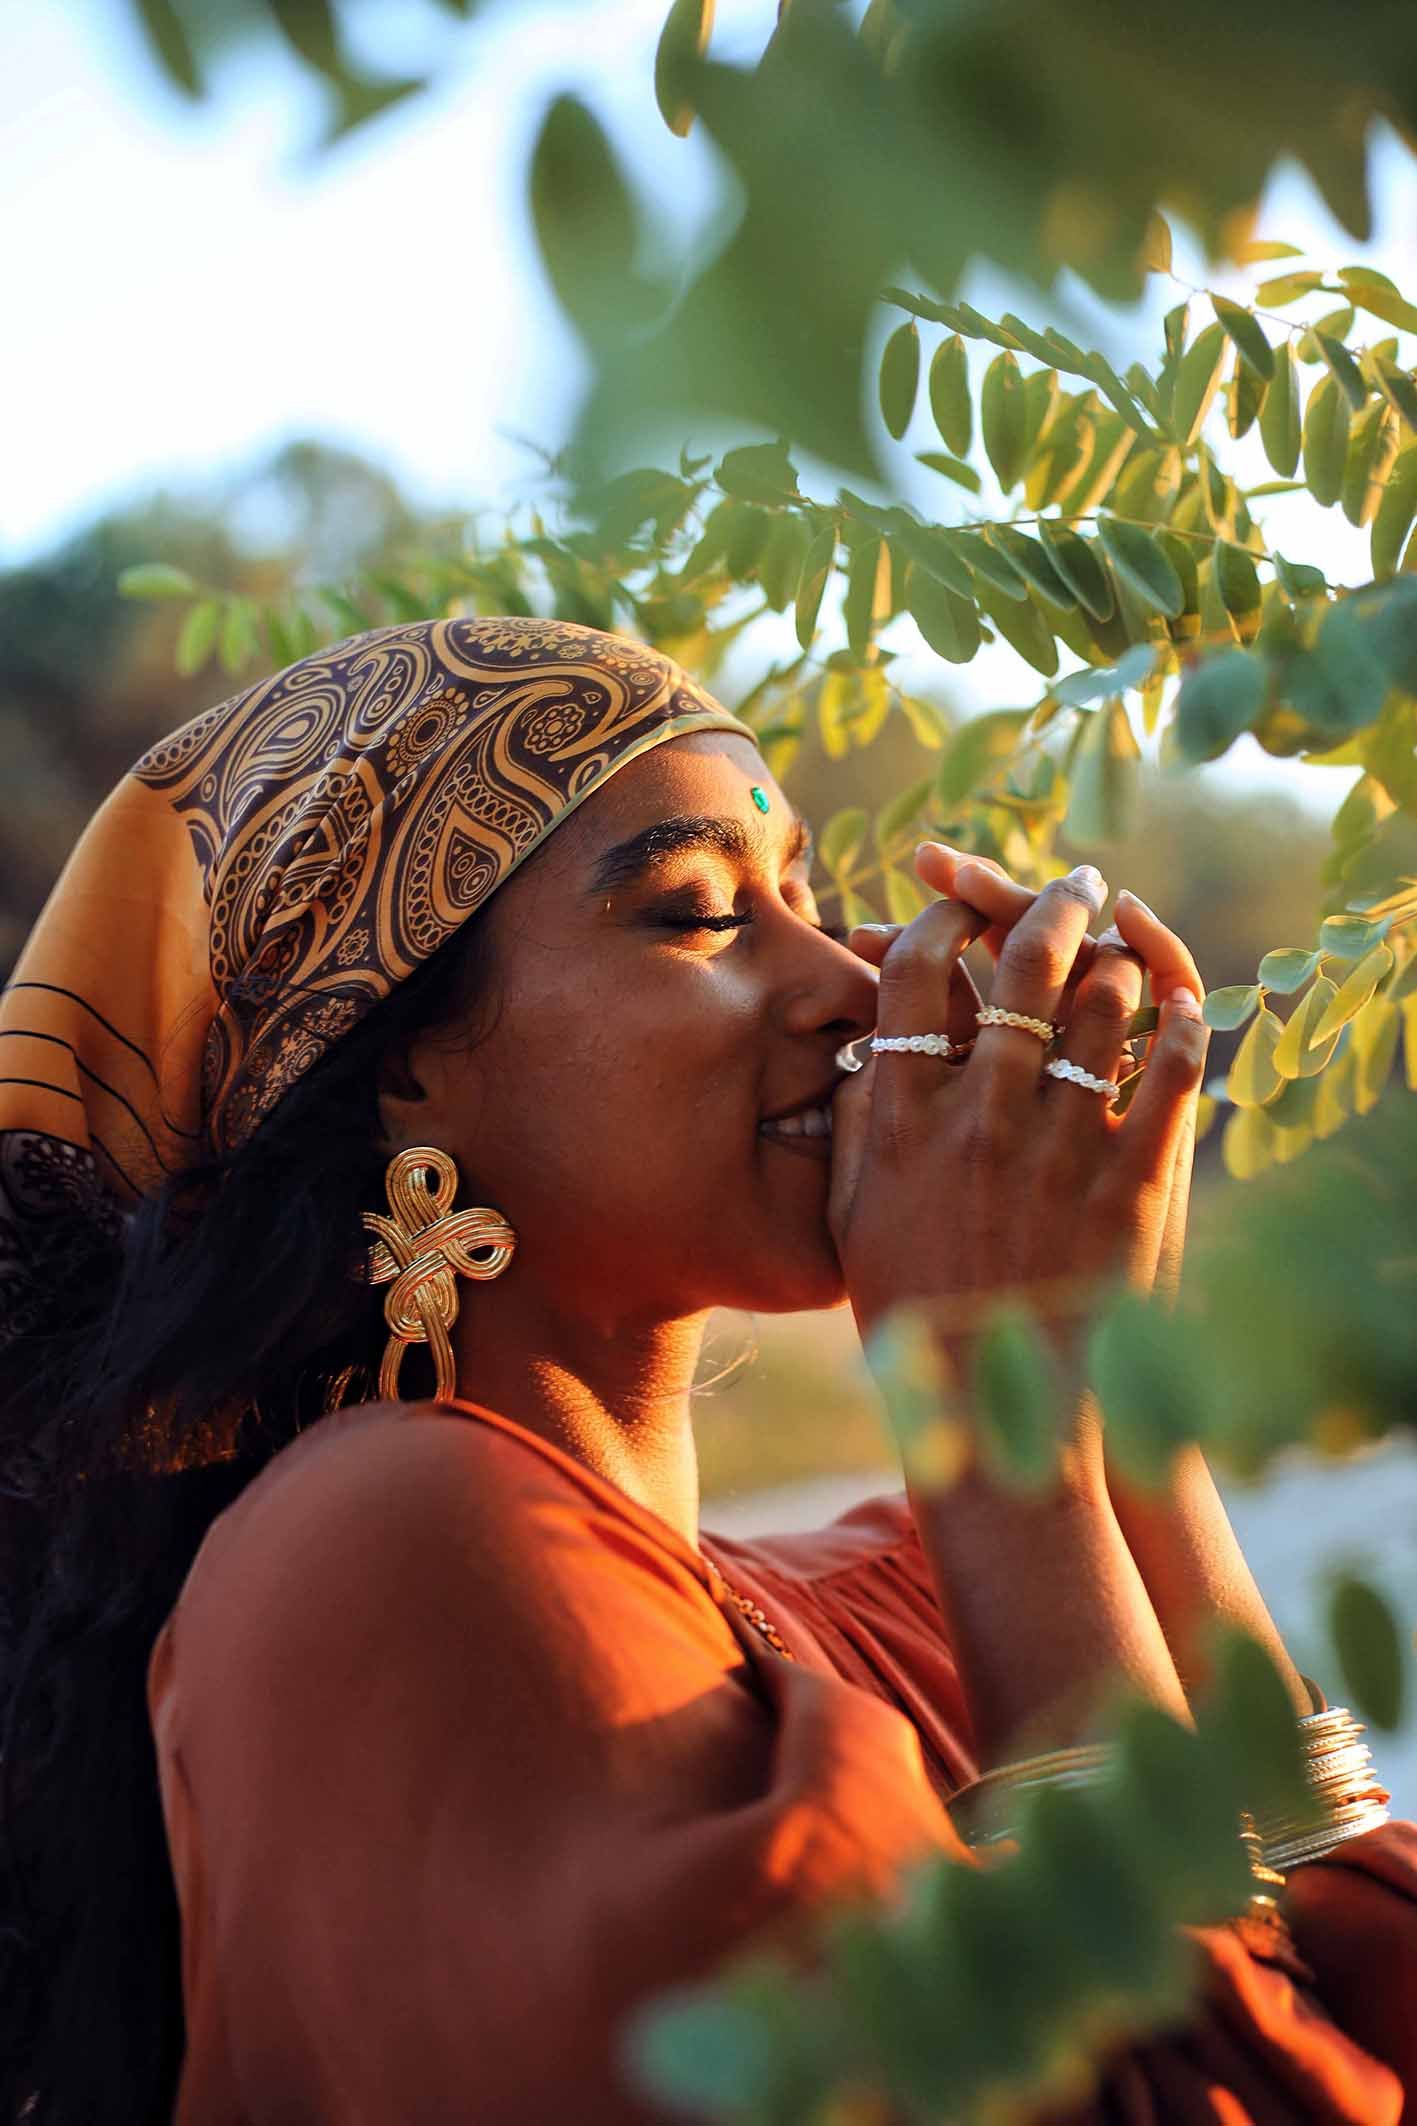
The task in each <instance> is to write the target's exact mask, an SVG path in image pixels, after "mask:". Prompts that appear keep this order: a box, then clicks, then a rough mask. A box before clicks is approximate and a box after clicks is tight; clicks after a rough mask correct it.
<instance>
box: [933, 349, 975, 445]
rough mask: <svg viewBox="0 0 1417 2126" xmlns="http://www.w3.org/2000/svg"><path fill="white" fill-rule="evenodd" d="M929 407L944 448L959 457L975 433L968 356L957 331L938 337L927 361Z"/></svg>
mask: <svg viewBox="0 0 1417 2126" xmlns="http://www.w3.org/2000/svg"><path fill="white" fill-rule="evenodd" d="M929 389H930V411H931V413H932V414H933V415H934V419H935V426H936V428H938V429H939V431H940V439H941V441H942V442H943V443H944V446H945V448H946V450H948V451H951V452H952V453H953V454H954V456H955V457H957V458H962V457H963V456H964V453H965V452H966V451H967V450H968V448H969V445H970V441H971V439H972V437H973V434H974V412H973V408H972V406H971V404H970V397H969V358H968V356H967V355H966V353H965V349H964V341H963V340H962V339H961V338H960V336H959V334H958V333H955V334H954V336H953V338H951V339H947V340H941V342H940V344H939V346H938V347H937V348H936V349H935V352H934V356H933V358H932V360H931V362H930V386H929Z"/></svg>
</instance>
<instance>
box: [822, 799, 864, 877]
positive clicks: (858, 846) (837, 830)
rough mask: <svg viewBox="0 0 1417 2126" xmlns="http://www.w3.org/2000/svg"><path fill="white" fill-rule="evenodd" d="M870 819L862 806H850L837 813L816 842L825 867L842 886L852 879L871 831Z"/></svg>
mask: <svg viewBox="0 0 1417 2126" xmlns="http://www.w3.org/2000/svg"><path fill="white" fill-rule="evenodd" d="M870 826H871V822H870V818H869V816H868V815H867V813H866V811H865V809H864V808H863V807H862V806H860V805H848V806H847V807H846V808H845V809H844V810H843V811H841V812H834V813H833V814H832V816H831V818H830V819H829V820H828V821H827V823H826V825H825V826H824V827H823V829H822V831H821V834H820V836H819V837H818V841H817V854H818V856H819V857H820V859H821V863H822V868H823V870H825V871H828V872H830V873H831V876H832V877H833V878H834V879H835V880H836V882H837V884H838V885H840V884H842V883H844V881H845V880H846V879H847V878H848V877H849V876H850V873H851V869H852V866H853V865H854V863H855V861H856V858H857V857H858V856H859V855H860V854H861V850H862V846H863V844H864V843H865V840H866V836H867V834H868V833H869V831H870Z"/></svg>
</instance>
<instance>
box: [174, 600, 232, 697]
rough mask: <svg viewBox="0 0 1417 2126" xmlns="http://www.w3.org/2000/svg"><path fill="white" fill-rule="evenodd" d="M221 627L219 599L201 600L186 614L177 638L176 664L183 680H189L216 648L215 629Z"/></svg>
mask: <svg viewBox="0 0 1417 2126" xmlns="http://www.w3.org/2000/svg"><path fill="white" fill-rule="evenodd" d="M220 626H221V600H220V598H203V599H201V600H200V601H199V602H198V603H197V604H196V605H194V606H193V607H192V609H191V611H190V612H189V613H188V614H187V617H186V619H185V620H184V621H183V623H182V632H181V633H180V634H179V636H178V637H177V656H176V664H177V669H178V671H179V672H180V673H181V674H182V677H183V678H184V679H190V678H191V677H192V675H193V673H194V672H200V671H201V669H202V666H203V665H204V664H205V663H206V661H207V659H208V658H209V657H210V656H211V654H212V651H213V650H214V649H215V648H216V638H217V629H218V628H219V627H220Z"/></svg>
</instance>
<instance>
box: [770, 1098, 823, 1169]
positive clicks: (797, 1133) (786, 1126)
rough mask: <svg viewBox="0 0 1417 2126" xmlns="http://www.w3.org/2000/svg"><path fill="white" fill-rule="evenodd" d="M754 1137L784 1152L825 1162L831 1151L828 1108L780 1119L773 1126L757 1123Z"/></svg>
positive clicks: (808, 1108)
mask: <svg viewBox="0 0 1417 2126" xmlns="http://www.w3.org/2000/svg"><path fill="white" fill-rule="evenodd" d="M758 1135H759V1136H760V1137H766V1138H767V1140H768V1142H769V1143H770V1144H781V1145H783V1146H785V1147H786V1149H787V1150H788V1151H793V1152H806V1153H808V1154H809V1155H810V1156H811V1157H812V1158H815V1159H822V1160H829V1159H830V1158H831V1149H832V1116H831V1109H830V1107H828V1106H825V1105H823V1106H821V1107H807V1108H803V1109H802V1110H801V1111H800V1112H799V1113H797V1114H795V1115H780V1116H779V1117H778V1118H777V1120H776V1121H774V1122H760V1123H759V1124H758Z"/></svg>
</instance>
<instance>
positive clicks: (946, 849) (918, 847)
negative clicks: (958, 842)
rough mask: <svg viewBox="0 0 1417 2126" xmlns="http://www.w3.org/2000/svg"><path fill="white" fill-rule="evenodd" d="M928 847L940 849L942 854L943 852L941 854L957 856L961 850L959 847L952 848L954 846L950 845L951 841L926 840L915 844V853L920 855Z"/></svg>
mask: <svg viewBox="0 0 1417 2126" xmlns="http://www.w3.org/2000/svg"><path fill="white" fill-rule="evenodd" d="M926 849H938V850H939V852H940V854H941V856H950V857H957V856H958V855H959V851H958V849H952V848H951V847H950V845H949V843H948V842H929V841H926V842H917V843H916V844H915V854H916V855H917V856H919V855H920V854H921V852H922V851H923V850H926Z"/></svg>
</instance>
